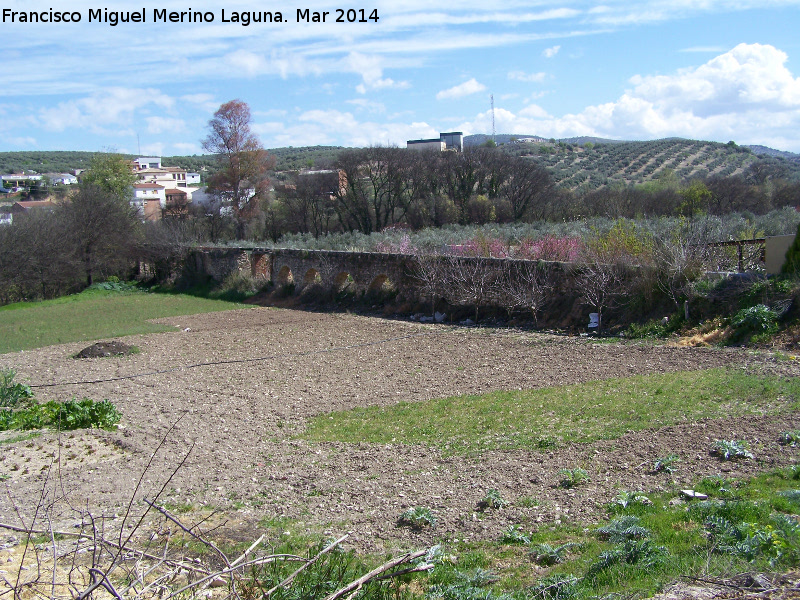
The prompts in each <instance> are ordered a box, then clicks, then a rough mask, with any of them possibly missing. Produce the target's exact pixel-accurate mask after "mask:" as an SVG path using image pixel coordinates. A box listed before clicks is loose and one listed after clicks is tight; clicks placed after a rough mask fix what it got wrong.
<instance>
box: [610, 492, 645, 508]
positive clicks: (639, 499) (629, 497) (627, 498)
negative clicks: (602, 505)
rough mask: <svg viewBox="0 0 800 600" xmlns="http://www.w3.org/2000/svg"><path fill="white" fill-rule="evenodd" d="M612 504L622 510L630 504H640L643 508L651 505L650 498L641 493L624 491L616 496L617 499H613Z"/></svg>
mask: <svg viewBox="0 0 800 600" xmlns="http://www.w3.org/2000/svg"><path fill="white" fill-rule="evenodd" d="M614 503H615V504H618V505H619V506H621V507H622V508H628V505H630V504H641V505H643V506H647V505H650V504H652V502H651V501H650V498H648V497H647V496H645V495H644V494H642V493H641V492H626V491H624V490H623V491H622V492H620V493H619V494H617V497H616V498H614Z"/></svg>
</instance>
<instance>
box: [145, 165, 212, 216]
mask: <svg viewBox="0 0 800 600" xmlns="http://www.w3.org/2000/svg"><path fill="white" fill-rule="evenodd" d="M132 169H133V171H134V172H135V173H136V176H137V177H138V182H137V183H136V184H134V186H133V199H132V200H131V205H132V206H134V207H136V210H137V211H139V215H140V216H141V217H142V218H143V219H144V220H146V221H157V220H159V219H161V218H162V217H163V216H164V215H165V214H169V215H172V216H182V215H185V214H188V211H189V202H191V201H192V193H193V192H194V188H191V187H189V186H191V185H196V184H199V183H200V174H199V173H187V172H186V170H185V169H181V168H180V167H164V166H162V164H161V157H159V156H143V157H139V158H136V159H134V160H133V161H132Z"/></svg>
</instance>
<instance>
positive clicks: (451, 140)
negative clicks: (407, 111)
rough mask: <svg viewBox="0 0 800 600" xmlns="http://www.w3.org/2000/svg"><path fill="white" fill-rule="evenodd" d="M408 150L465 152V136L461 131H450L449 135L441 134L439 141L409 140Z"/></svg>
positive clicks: (434, 139) (407, 143) (435, 139)
mask: <svg viewBox="0 0 800 600" xmlns="http://www.w3.org/2000/svg"><path fill="white" fill-rule="evenodd" d="M406 148H407V149H409V150H437V151H439V152H444V151H445V150H450V151H453V152H463V151H464V134H463V133H462V132H460V131H450V132H447V133H440V134H439V137H438V139H437V138H433V139H429V140H408V141H407V142H406Z"/></svg>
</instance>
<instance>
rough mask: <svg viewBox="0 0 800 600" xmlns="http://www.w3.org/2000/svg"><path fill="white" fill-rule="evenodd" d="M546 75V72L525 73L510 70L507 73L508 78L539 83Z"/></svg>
mask: <svg viewBox="0 0 800 600" xmlns="http://www.w3.org/2000/svg"><path fill="white" fill-rule="evenodd" d="M546 77H547V73H525V72H524V71H511V72H509V74H508V78H509V79H513V80H516V81H525V82H528V83H541V82H542V81H544V80H545V78H546Z"/></svg>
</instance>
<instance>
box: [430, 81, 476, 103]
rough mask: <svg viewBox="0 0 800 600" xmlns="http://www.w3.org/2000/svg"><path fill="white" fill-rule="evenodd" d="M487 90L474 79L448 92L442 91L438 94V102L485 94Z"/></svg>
mask: <svg viewBox="0 0 800 600" xmlns="http://www.w3.org/2000/svg"><path fill="white" fill-rule="evenodd" d="M485 90H486V86H485V85H483V84H482V83H478V81H477V80H476V79H475V78H474V77H473V78H472V79H470V80H469V81H465V82H464V83H461V84H459V85H457V86H454V87H451V88H449V89H446V90H442V91H441V92H439V93H438V94H436V99H437V100H449V99H455V98H463V97H464V96H469V95H471V94H477V93H478V92H483V91H485Z"/></svg>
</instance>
